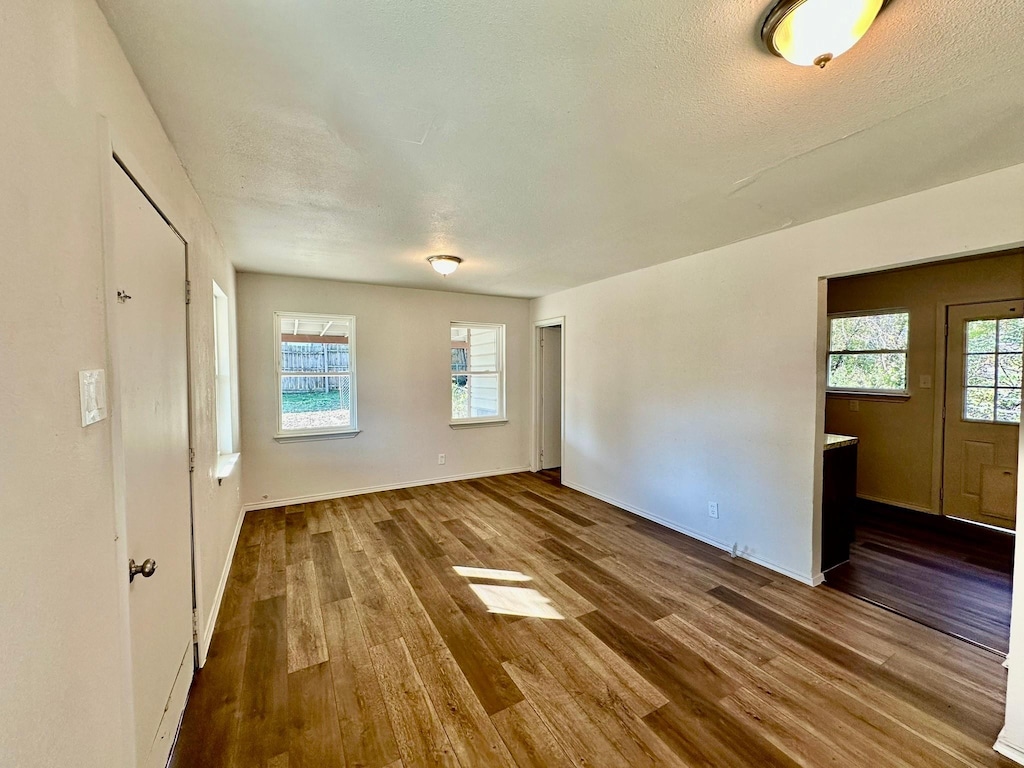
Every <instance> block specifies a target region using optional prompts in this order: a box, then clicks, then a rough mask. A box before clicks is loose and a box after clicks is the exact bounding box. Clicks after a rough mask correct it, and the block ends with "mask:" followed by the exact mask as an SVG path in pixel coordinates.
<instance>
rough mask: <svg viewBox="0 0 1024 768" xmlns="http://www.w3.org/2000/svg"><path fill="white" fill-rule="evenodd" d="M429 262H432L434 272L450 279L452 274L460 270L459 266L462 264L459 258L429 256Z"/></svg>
mask: <svg viewBox="0 0 1024 768" xmlns="http://www.w3.org/2000/svg"><path fill="white" fill-rule="evenodd" d="M427 261H429V262H430V266H432V267H433V268H434V271H435V272H437V273H438V274H440V275H444V276H445V277H448V275H450V274H451V273H452V272H454V271H455V270H456V269H458V268H459V264H461V263H462V259H460V258H459V257H458V256H448V255H444V254H442V255H440V256H429V257H428V258H427Z"/></svg>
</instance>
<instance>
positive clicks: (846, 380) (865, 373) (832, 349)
mask: <svg viewBox="0 0 1024 768" xmlns="http://www.w3.org/2000/svg"><path fill="white" fill-rule="evenodd" d="M909 333H910V313H909V312H905V311H893V310H886V311H884V312H873V313H870V314H848V315H834V316H831V317H829V333H828V350H829V352H828V388H829V389H830V390H838V391H844V392H878V393H882V394H885V393H890V394H892V393H899V394H904V393H906V391H907V348H908V343H909Z"/></svg>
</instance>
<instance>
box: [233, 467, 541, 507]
mask: <svg viewBox="0 0 1024 768" xmlns="http://www.w3.org/2000/svg"><path fill="white" fill-rule="evenodd" d="M529 471H530V468H529V467H510V468H508V469H487V470H484V471H483V472H468V473H466V474H464V475H449V476H447V477H433V478H429V479H426V480H408V481H406V482H403V483H387V484H385V485H369V486H366V487H365V488H349V489H346V490H344V491H331V492H330V493H316V494H312V495H310V496H293V497H291V498H287V499H268V500H265V501H255V502H250V503H249V504H244V505H243V506H242V510H243V511H244V512H255V511H256V510H258V509H272V508H274V507H284V506H287V505H289V504H309V503H311V502H314V501H327V500H328V499H341V498H344V497H346V496H361V495H362V494H364V493H379V492H380V491H397V490H399V489H401V488H416V487H417V486H421V485H437V484H439V483H453V482H456V481H457V480H476V479H478V478H481V477H497V476H498V475H514V474H516V473H517V472H529Z"/></svg>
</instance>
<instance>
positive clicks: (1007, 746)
mask: <svg viewBox="0 0 1024 768" xmlns="http://www.w3.org/2000/svg"><path fill="white" fill-rule="evenodd" d="M992 749H994V750H995V751H996V752H998V753H999V754H1000V755H1002V756H1003V757H1008V758H1009V759H1011V760H1013V761H1014V762H1017V763H1020V764H1021V765H1024V747H1021V746H1018V745H1016V744H1011V743H1010V742H1009V741H1007V739H1006V729H1005V728H1004V729H1003V730H1002V731H1000V732H999V738H998V739H996V743H995V744H994V745H993V746H992Z"/></svg>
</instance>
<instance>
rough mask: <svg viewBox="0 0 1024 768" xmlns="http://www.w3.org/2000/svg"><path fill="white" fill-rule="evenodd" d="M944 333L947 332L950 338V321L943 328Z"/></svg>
mask: <svg viewBox="0 0 1024 768" xmlns="http://www.w3.org/2000/svg"><path fill="white" fill-rule="evenodd" d="M942 331H943V333H945V334H946V338H947V339H948V338H949V323H946V326H945V328H943V329H942Z"/></svg>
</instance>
